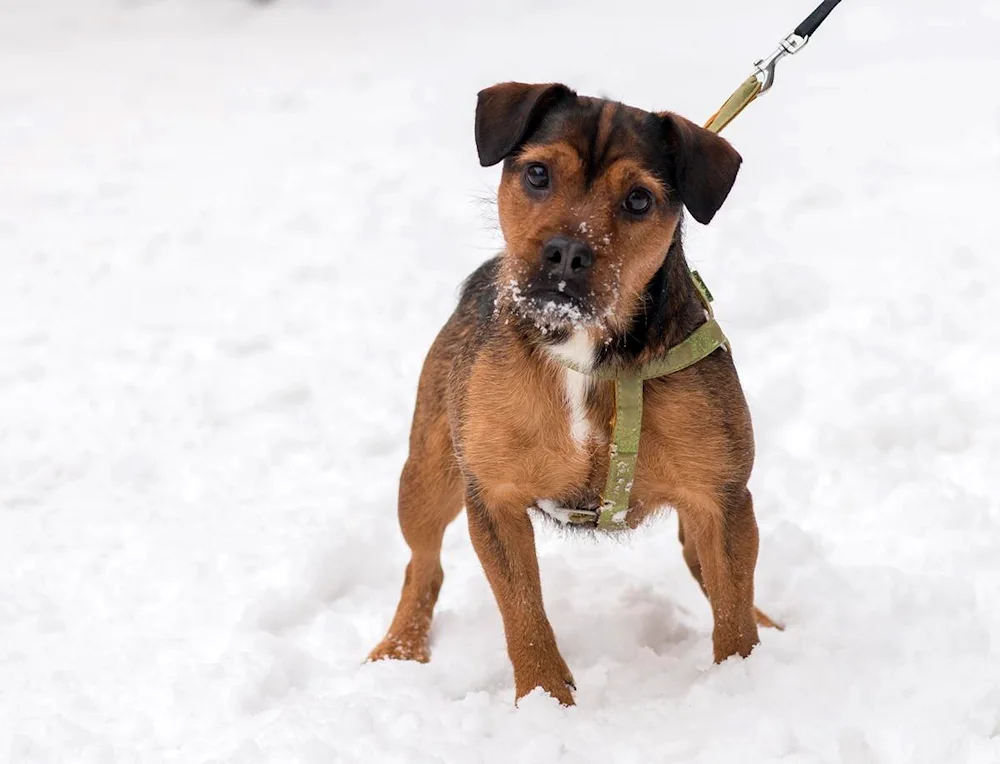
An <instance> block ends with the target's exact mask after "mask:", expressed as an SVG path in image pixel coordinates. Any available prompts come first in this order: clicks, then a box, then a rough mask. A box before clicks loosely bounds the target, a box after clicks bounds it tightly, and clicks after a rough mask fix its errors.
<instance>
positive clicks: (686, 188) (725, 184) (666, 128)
mask: <svg viewBox="0 0 1000 764" xmlns="http://www.w3.org/2000/svg"><path fill="white" fill-rule="evenodd" d="M657 116H658V117H659V118H660V121H661V122H662V125H663V136H664V138H665V139H666V142H667V146H668V147H669V148H668V150H669V152H670V158H671V160H672V161H671V164H672V173H673V177H672V178H671V179H670V181H671V183H673V185H674V187H675V188H676V189H677V192H678V193H679V194H680V196H681V200H682V201H683V202H684V206H685V207H687V208H688V210H689V211H690V212H691V214H692V215H693V216H694V219H695V220H697V221H698V222H699V223H708V222H709V221H710V220H711V219H712V218H713V217H714V216H715V213H716V212H718V211H719V208H720V207H721V206H722V203H723V202H724V201H726V197H727V196H729V191H730V189H731V188H732V187H733V183H735V182H736V173H737V172H739V169H740V163H741V162H742V161H743V158H742V157H741V156H740V155H739V154H738V153H737V151H736V149H734V148H733V147H732V146H731V145H729V141H727V140H726V139H725V138H720V137H719V136H718V135H716V134H715V133H713V132H711V131H710V130H706V129H705V128H703V127H699V126H698V125H696V124H695V123H694V122H692V121H691V120H688V119H684V117H681V116H678V115H677V114H673V113H671V112H668V111H665V112H661V113H660V114H658V115H657Z"/></svg>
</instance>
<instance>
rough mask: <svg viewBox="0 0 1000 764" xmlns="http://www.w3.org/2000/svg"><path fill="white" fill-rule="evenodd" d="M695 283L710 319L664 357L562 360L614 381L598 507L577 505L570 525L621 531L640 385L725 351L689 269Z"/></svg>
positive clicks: (634, 453) (707, 297) (638, 425)
mask: <svg viewBox="0 0 1000 764" xmlns="http://www.w3.org/2000/svg"><path fill="white" fill-rule="evenodd" d="M691 281H692V282H693V283H694V286H695V288H696V289H697V291H698V295H699V297H700V298H701V301H702V303H703V304H704V306H705V313H706V316H707V318H708V320H707V321H705V323H703V324H702V325H701V326H699V327H698V328H697V329H695V330H694V331H693V332H692V333H691V334H690V335H688V337H687V338H686V339H685V340H684V341H683V342H681V343H680V344H678V345H674V347H672V348H670V350H668V351H667V352H666V353H665V354H664V355H663V356H661V357H660V358H657V359H654V360H653V361H650V362H649V363H647V364H645V365H644V366H643V367H642V368H641V369H638V370H626V369H619V368H614V367H612V368H603V369H597V370H587V371H585V370H583V369H581V368H579V367H578V366H577V365H576V364H574V363H573V362H572V361H569V360H567V359H560V363H562V364H563V365H564V366H566V367H568V368H570V369H573V370H574V371H577V372H580V373H581V374H586V375H588V376H590V377H591V378H592V379H598V380H609V381H614V383H615V389H614V396H615V398H614V415H613V419H612V420H611V447H610V449H609V450H610V460H609V465H608V479H607V481H606V482H605V484H604V490H603V491H601V504H600V506H599V507H598V508H597V509H578V510H573V511H571V512H569V513H568V514H567V515H566V516H565V517H564V518H563V519H564V522H568V523H570V524H573V525H593V524H594V523H596V524H597V527H598V528H600V529H601V530H620V529H623V528H625V527H626V526H627V523H626V518H627V516H628V510H629V504H630V501H631V495H632V484H633V482H634V480H635V466H636V462H637V460H638V458H639V436H640V434H641V433H642V397H643V396H642V386H643V382H644V381H645V380H647V379H654V378H655V377H665V376H667V375H668V374H675V373H676V372H678V371H683V370H684V369H686V368H688V367H689V366H693V365H694V364H696V363H698V361H701V360H702V359H704V358H707V357H708V356H709V355H711V354H712V353H714V352H715V351H716V350H718V349H719V348H725V349H727V350H728V348H729V342H728V340H727V339H726V335H725V334H724V333H723V331H722V327H721V326H719V322H718V321H716V320H715V317H714V316H713V314H712V295H711V293H710V292H709V291H708V287H706V286H705V282H704V281H702V279H701V276H700V275H698V272H697V271H691Z"/></svg>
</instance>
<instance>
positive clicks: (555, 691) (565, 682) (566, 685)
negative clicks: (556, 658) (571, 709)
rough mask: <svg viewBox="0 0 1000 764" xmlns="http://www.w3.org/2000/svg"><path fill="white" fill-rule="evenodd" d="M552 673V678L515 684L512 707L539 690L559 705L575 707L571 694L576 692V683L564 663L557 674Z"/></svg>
mask: <svg viewBox="0 0 1000 764" xmlns="http://www.w3.org/2000/svg"><path fill="white" fill-rule="evenodd" d="M553 673H554V675H553V676H552V677H544V678H542V679H539V680H538V681H534V682H532V681H526V682H516V684H517V692H516V695H515V698H514V705H517V702H518V701H519V700H521V698H523V697H524V696H525V695H528V694H529V693H531V692H533V691H534V690H536V689H539V688H541V689H542V690H545V692H547V693H548V694H549V695H551V696H552V697H553V698H555V699H556V700H558V701H559V703H560V704H561V705H564V706H575V705H576V701H575V700H573V693H574V692H576V682H575V681H574V679H573V675H572V674H571V673H570V671H569V669H568V668H566V664H565V663H564V664H563V665H562V666H561V667H560V668H559V669H558V670H557V672H553Z"/></svg>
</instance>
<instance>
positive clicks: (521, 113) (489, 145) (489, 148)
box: [476, 82, 576, 167]
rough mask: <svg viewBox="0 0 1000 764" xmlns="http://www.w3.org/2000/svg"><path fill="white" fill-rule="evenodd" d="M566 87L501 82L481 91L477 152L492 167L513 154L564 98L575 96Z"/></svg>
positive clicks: (478, 102)
mask: <svg viewBox="0 0 1000 764" xmlns="http://www.w3.org/2000/svg"><path fill="white" fill-rule="evenodd" d="M575 96H576V93H574V92H573V91H572V90H570V89H569V88H568V87H566V86H565V85H559V84H548V85H526V84H525V83H523V82H502V83H500V84H499V85H494V86H493V87H490V88H486V89H485V90H480V91H479V100H478V101H477V102H476V149H477V150H478V151H479V163H480V164H481V165H482V166H483V167H489V166H490V165H494V164H496V163H497V162H500V161H502V160H503V159H504V158H506V157H507V156H509V155H510V154H511V153H513V151H514V149H516V148H517V147H518V146H520V145H521V144H522V143H524V141H525V140H526V139H527V138H528V136H529V135H531V133H532V131H533V130H534V129H535V128H536V127H538V123H539V122H540V121H541V119H542V117H544V116H545V112H546V111H548V110H549V109H550V108H552V106H554V105H555V104H556V103H558V102H559V101H560V100H561V99H563V98H567V97H575Z"/></svg>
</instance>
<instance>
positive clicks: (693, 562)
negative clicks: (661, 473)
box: [677, 515, 785, 631]
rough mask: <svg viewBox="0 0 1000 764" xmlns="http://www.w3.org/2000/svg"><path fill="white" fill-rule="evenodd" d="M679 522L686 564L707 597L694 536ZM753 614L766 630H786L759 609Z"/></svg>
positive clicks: (682, 521)
mask: <svg viewBox="0 0 1000 764" xmlns="http://www.w3.org/2000/svg"><path fill="white" fill-rule="evenodd" d="M677 521H678V522H677V537H678V538H679V539H680V542H681V547H682V548H683V550H684V562H686V563H687V566H688V570H690V571H691V575H692V576H694V580H695V581H697V582H698V586H699V587H701V590H702V591H703V592H704V593H705V596H706V597H707V596H708V592H707V591H706V590H705V581H704V580H703V579H702V577H701V562H699V560H698V549H697V547H696V546H695V543H694V536H691V535H688V534H685V533H684V520H683V518H681V517H680V516H679V515H678V518H677ZM753 612H754V618H755V619H756V621H757V625H758V626H763V627H764V628H766V629H777V630H778V631H784V630H785V627H784V626H782V625H781V624H780V623H778V622H777V621H775V620H774V619H773V618H771V617H770V616H768V615H767V613H765V612H764V611H763V610H761V609H760V608H759V607H754V609H753Z"/></svg>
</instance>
